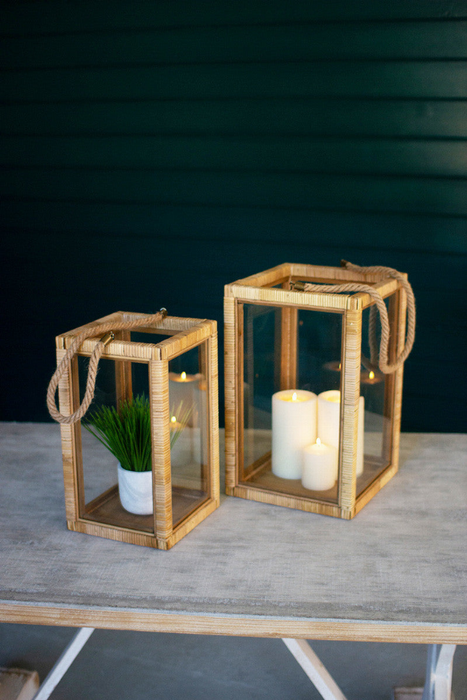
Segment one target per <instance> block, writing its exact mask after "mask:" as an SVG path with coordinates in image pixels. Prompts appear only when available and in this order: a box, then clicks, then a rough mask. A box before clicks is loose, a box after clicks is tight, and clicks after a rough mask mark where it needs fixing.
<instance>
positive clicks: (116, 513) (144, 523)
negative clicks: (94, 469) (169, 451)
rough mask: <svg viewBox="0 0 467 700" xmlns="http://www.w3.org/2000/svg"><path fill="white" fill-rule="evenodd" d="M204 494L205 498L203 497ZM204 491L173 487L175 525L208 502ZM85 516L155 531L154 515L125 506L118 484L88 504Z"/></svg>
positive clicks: (102, 522)
mask: <svg viewBox="0 0 467 700" xmlns="http://www.w3.org/2000/svg"><path fill="white" fill-rule="evenodd" d="M203 496H204V498H203ZM206 500H207V499H206V493H205V492H204V491H199V490H194V489H189V488H183V487H180V486H174V487H173V488H172V513H173V519H174V523H175V525H177V524H178V523H180V522H181V521H182V520H184V519H185V518H186V517H188V516H189V515H190V514H191V513H192V512H193V511H194V510H195V509H196V508H197V507H198V506H200V505H204V504H205V503H206ZM84 518H85V519H86V520H88V521H92V522H95V523H99V524H102V525H111V526H116V527H123V528H126V529H130V530H137V531H140V532H147V533H153V532H154V516H153V515H152V514H150V515H136V514H134V513H130V512H129V511H127V510H125V508H123V506H122V504H121V502H120V497H119V493H118V486H117V485H115V486H112V488H110V489H108V491H106V492H105V493H103V494H101V495H100V496H99V497H98V498H96V499H94V501H91V503H89V504H88V505H87V506H86V511H85V514H84Z"/></svg>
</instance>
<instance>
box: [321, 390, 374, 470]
mask: <svg viewBox="0 0 467 700" xmlns="http://www.w3.org/2000/svg"><path fill="white" fill-rule="evenodd" d="M340 413H341V393H340V391H336V390H331V391H323V393H322V394H319V396H318V437H319V438H320V440H321V442H324V443H325V444H326V445H332V446H333V447H335V448H336V450H339V431H340ZM364 422H365V399H364V398H363V396H360V399H359V402H358V439H357V476H360V475H361V474H363V453H364V427H365V425H364Z"/></svg>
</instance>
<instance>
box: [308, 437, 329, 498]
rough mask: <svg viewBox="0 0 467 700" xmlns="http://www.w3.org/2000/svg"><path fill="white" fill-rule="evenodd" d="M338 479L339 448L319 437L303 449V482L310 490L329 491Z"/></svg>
mask: <svg viewBox="0 0 467 700" xmlns="http://www.w3.org/2000/svg"><path fill="white" fill-rule="evenodd" d="M336 479H337V449H336V448H335V447H333V446H332V445H325V444H324V443H322V442H321V440H320V439H319V438H317V439H316V442H315V444H314V445H307V446H306V447H305V448H304V449H303V473H302V484H303V486H304V487H305V488H306V489H310V491H327V490H328V489H331V488H332V487H333V486H334V484H335V483H336Z"/></svg>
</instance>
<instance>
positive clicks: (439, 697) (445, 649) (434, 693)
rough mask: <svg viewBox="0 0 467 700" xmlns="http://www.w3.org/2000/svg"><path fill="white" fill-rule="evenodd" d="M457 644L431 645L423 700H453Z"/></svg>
mask: <svg viewBox="0 0 467 700" xmlns="http://www.w3.org/2000/svg"><path fill="white" fill-rule="evenodd" d="M455 651H456V645H455V644H430V646H429V647H428V660H427V665H426V679H425V688H424V690H423V695H422V700H451V684H452V662H453V658H454V652H455Z"/></svg>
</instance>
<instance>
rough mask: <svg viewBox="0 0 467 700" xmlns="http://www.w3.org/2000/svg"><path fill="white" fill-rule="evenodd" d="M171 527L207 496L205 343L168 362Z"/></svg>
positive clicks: (207, 417) (207, 446)
mask: <svg viewBox="0 0 467 700" xmlns="http://www.w3.org/2000/svg"><path fill="white" fill-rule="evenodd" d="M169 407H170V426H171V430H170V434H171V450H170V460H171V468H172V513H173V525H174V527H175V526H176V525H177V524H178V523H180V522H181V521H182V520H183V519H184V518H186V517H187V516H188V515H189V514H190V513H191V512H192V511H193V510H194V509H195V508H197V507H198V506H199V505H200V504H201V503H203V501H205V500H206V499H207V497H208V464H209V444H208V434H209V431H208V428H209V424H208V419H209V415H208V384H207V343H206V342H204V343H202V344H201V345H199V346H198V347H196V348H191V349H190V350H188V351H187V352H185V353H183V354H182V355H179V356H178V357H176V358H174V359H173V360H171V361H170V362H169Z"/></svg>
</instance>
